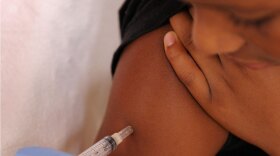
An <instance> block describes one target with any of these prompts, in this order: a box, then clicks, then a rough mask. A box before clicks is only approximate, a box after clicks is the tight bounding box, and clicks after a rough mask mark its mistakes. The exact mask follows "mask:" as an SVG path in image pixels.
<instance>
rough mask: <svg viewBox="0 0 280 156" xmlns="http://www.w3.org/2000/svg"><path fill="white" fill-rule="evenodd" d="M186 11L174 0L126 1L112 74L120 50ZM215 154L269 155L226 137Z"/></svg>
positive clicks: (245, 143) (237, 139) (185, 5)
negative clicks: (119, 42)
mask: <svg viewBox="0 0 280 156" xmlns="http://www.w3.org/2000/svg"><path fill="white" fill-rule="evenodd" d="M185 9H188V5H187V4H186V3H182V2H179V1H176V0H126V1H125V3H124V4H123V6H122V7H121V9H120V11H119V20H120V28H121V39H122V43H121V45H120V46H119V48H118V49H117V50H116V52H115V54H114V57H113V61H112V68H111V69H112V74H114V72H115V69H116V66H117V64H118V61H119V59H120V57H121V55H122V52H123V49H124V47H125V46H126V45H127V44H129V43H131V42H132V41H133V40H135V39H137V38H139V37H140V36H142V35H144V34H146V33H148V32H151V31H153V30H154V29H157V28H159V27H161V26H163V25H165V24H168V19H169V18H170V17H171V16H173V15H175V14H176V13H178V12H180V11H182V10H185ZM186 133H187V132H186ZM205 148H207V147H205ZM217 155H218V156H266V155H268V154H266V153H265V152H263V151H262V150H261V149H259V148H258V147H256V146H253V145H251V144H249V143H247V142H245V141H243V140H241V139H239V138H238V137H236V136H234V135H232V134H229V136H228V139H227V141H226V143H225V144H224V146H223V147H222V149H221V150H220V151H219V153H218V154H217Z"/></svg>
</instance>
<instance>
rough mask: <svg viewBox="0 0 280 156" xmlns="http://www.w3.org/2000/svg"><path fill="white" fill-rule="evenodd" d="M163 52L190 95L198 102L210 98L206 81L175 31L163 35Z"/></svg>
mask: <svg viewBox="0 0 280 156" xmlns="http://www.w3.org/2000/svg"><path fill="white" fill-rule="evenodd" d="M164 47H165V54H166V56H167V58H168V60H169V62H170V64H171V66H172V67H173V69H174V71H175V73H176V74H177V76H178V78H179V79H180V80H181V82H182V83H183V84H184V85H185V86H186V87H187V88H188V90H189V91H190V93H191V94H192V96H193V97H194V98H195V99H196V101H198V102H199V103H204V102H206V101H208V100H209V98H210V90H209V85H208V82H207V80H206V78H205V76H204V74H203V73H202V71H201V70H200V68H199V67H198V66H197V64H196V63H195V62H194V60H193V58H192V57H191V56H190V54H189V53H188V51H187V50H186V49H185V47H184V46H183V45H182V43H181V42H180V40H178V37H177V35H176V33H175V32H173V31H170V32H168V33H167V34H165V36H164Z"/></svg>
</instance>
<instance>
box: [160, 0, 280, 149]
mask: <svg viewBox="0 0 280 156" xmlns="http://www.w3.org/2000/svg"><path fill="white" fill-rule="evenodd" d="M257 1H258V2H259V3H249V2H248V1H223V2H222V1H218V0H215V1H208V0H205V1H199V0H191V1H190V2H191V3H192V4H193V6H194V7H193V9H192V18H190V15H189V14H188V13H181V14H177V15H175V16H174V17H172V18H171V20H170V23H171V25H172V28H173V29H174V30H175V32H176V34H177V36H178V37H177V36H176V34H175V33H174V32H170V33H168V35H166V36H165V41H166V44H165V47H166V54H167V57H168V58H169V61H170V63H171V64H172V66H173V68H174V70H175V71H176V73H177V75H178V77H179V78H180V79H181V81H182V82H183V83H184V84H185V86H186V87H187V88H188V90H189V91H190V92H191V93H192V95H193V96H194V97H195V99H196V100H197V101H198V102H199V104H200V105H201V106H202V107H203V108H204V110H205V111H206V112H207V113H208V114H209V115H210V116H211V117H213V118H214V119H215V120H216V121H217V122H218V123H220V124H221V125H222V126H223V127H225V128H226V129H227V130H229V131H231V132H232V133H234V134H236V135H238V136H239V137H241V138H242V139H244V140H247V141H248V142H250V143H252V144H255V145H257V146H259V147H261V148H262V149H264V150H265V151H266V152H268V153H269V154H270V155H280V150H279V147H280V133H279V132H280V113H279V110H280V105H279V104H280V92H279V90H280V66H279V62H280V52H279V51H280V48H279V43H280V35H279V27H278V28H277V29H276V25H278V26H279V23H280V21H279V20H280V18H279V17H278V16H280V15H279V14H276V13H274V12H273V11H276V10H279V8H280V2H279V1H274V0H272V1H269V2H268V1H262V0H257ZM254 2H255V1H254ZM252 4H254V5H252ZM221 6H223V7H224V6H227V9H228V8H229V7H233V6H234V7H245V8H246V7H247V10H250V9H249V8H251V9H252V8H254V9H255V11H254V13H253V14H252V13H244V12H242V11H240V10H239V11H236V10H234V11H233V12H234V15H235V16H237V17H238V18H241V17H242V18H243V19H242V18H241V19H242V20H243V22H244V21H247V23H248V20H249V22H250V26H248V25H246V26H244V25H242V24H240V23H239V24H238V25H234V24H236V23H234V22H236V21H234V22H233V21H231V19H230V18H229V17H228V16H227V15H228V14H226V12H227V11H228V10H223V9H221ZM258 7H262V8H264V9H261V10H260V9H258ZM256 8H257V9H256ZM256 10H257V11H256ZM230 12H232V10H230ZM271 14H272V15H273V18H272V19H270V20H269V21H266V22H267V23H262V25H261V26H258V27H255V26H253V25H252V23H254V22H252V21H254V20H256V19H258V18H263V17H266V16H269V15H271ZM244 18H245V20H244ZM256 21H257V20H256ZM172 36H173V41H176V42H174V43H173V44H171V42H170V41H172V39H171V38H172ZM174 39H175V40H174ZM180 40H181V41H182V43H181V41H180ZM185 48H186V49H187V50H186V49H185ZM187 67H188V68H187Z"/></svg>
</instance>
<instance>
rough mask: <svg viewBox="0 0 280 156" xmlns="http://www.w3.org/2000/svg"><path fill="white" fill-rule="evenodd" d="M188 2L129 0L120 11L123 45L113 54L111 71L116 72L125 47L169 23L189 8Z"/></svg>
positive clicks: (174, 0)
mask: <svg viewBox="0 0 280 156" xmlns="http://www.w3.org/2000/svg"><path fill="white" fill-rule="evenodd" d="M187 6H188V5H187V4H185V3H182V2H180V1H177V0H127V1H125V3H124V4H123V5H122V7H121V9H120V11H119V21H120V29H121V45H120V46H119V47H118V49H117V50H116V52H115V53H114V56H113V61H112V66H111V71H112V74H114V73H115V69H116V66H117V64H118V61H119V59H120V57H121V55H122V53H123V49H124V47H125V46H126V45H127V44H129V43H130V42H132V41H133V40H135V39H137V38H139V37H140V36H142V35H144V34H146V33H148V32H151V31H152V30H154V29H156V28H159V27H160V26H163V25H164V24H167V23H168V20H169V18H170V17H171V16H172V15H175V14H176V13H178V12H180V11H182V10H183V9H186V8H187Z"/></svg>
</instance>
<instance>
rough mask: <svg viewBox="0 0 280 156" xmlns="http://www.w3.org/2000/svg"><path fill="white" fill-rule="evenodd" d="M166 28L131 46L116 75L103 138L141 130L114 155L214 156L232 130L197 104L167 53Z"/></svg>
mask: <svg viewBox="0 0 280 156" xmlns="http://www.w3.org/2000/svg"><path fill="white" fill-rule="evenodd" d="M170 30H171V28H170V26H164V27H162V28H159V29H157V30H155V31H153V32H151V33H148V34H146V35H144V36H142V37H140V38H139V39H137V40H136V41H135V42H133V43H131V44H130V45H129V46H128V47H127V48H126V49H125V51H124V54H123V56H122V58H121V60H120V62H119V65H118V67H117V70H116V73H115V75H114V80H113V87H112V91H111V97H110V101H109V104H108V108H107V113H106V116H105V119H104V121H103V124H102V127H101V129H100V132H99V134H98V137H97V140H98V139H100V138H102V137H104V136H106V135H109V134H112V133H114V132H115V131H118V130H120V129H122V128H124V127H125V126H127V125H132V126H133V128H134V129H135V132H134V133H133V135H132V136H130V137H128V138H127V140H125V141H124V142H123V143H122V144H121V145H120V146H119V148H118V149H117V150H116V151H115V152H113V154H112V155H113V156H131V155H133V156H156V155H160V156H170V155H173V156H177V155H178V156H179V155H192V156H201V155H205V156H207V155H208V156H213V155H215V154H216V153H217V152H218V151H219V150H220V148H221V147H222V146H223V144H224V142H225V141H226V139H227V135H228V133H227V131H225V130H224V129H223V128H222V127H220V126H219V125H218V124H217V123H216V122H215V121H213V120H212V119H211V118H210V117H209V116H207V115H206V113H204V112H203V110H202V109H201V108H200V106H199V105H198V104H197V103H196V102H195V101H194V100H193V98H192V97H191V96H190V93H189V92H188V91H187V90H186V89H185V87H184V86H183V84H182V83H181V82H180V81H179V80H178V78H177V77H176V75H175V73H174V71H173V69H172V68H171V66H170V65H169V63H168V61H167V59H166V56H165V54H164V48H163V41H162V38H163V36H164V34H165V33H166V32H168V31H170Z"/></svg>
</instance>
